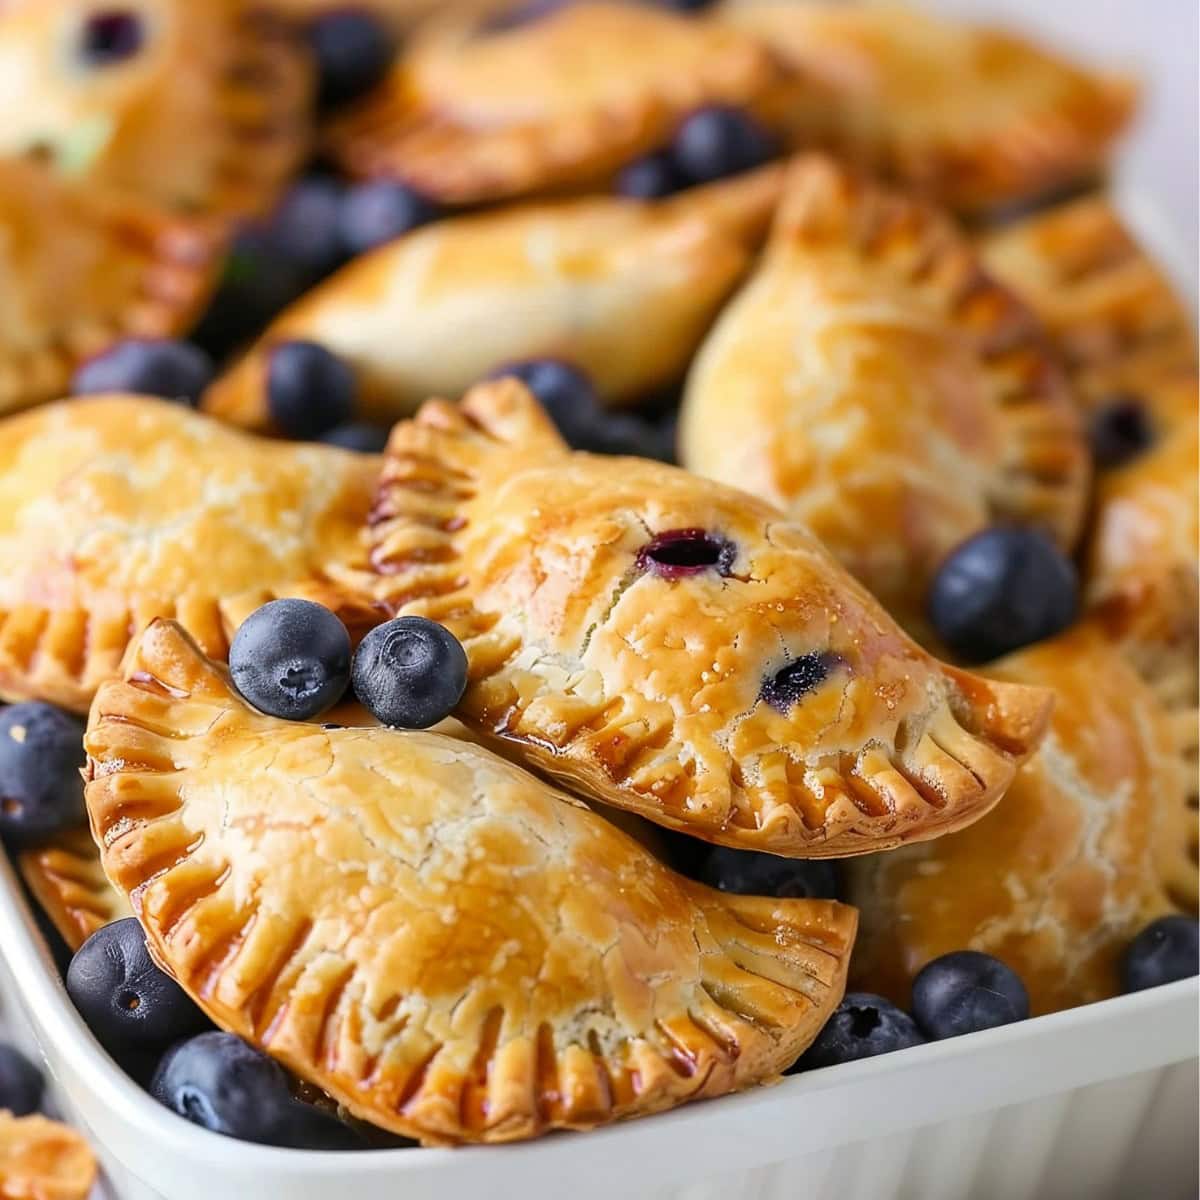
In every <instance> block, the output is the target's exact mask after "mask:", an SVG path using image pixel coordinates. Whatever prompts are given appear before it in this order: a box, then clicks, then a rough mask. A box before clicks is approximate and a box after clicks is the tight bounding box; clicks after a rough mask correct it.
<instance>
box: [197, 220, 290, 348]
mask: <svg viewBox="0 0 1200 1200" xmlns="http://www.w3.org/2000/svg"><path fill="white" fill-rule="evenodd" d="M313 282H314V276H313V271H312V269H311V268H310V267H308V266H306V265H305V264H304V263H302V262H297V261H294V260H293V259H291V258H288V257H287V255H286V254H285V253H284V252H283V251H282V250H281V249H280V247H279V245H278V242H277V239H276V237H275V235H274V233H273V231H272V229H271V228H270V223H269V222H258V223H255V224H252V225H247V226H245V227H244V228H243V229H241V230H239V232H238V234H237V236H236V237H235V238H234V241H233V246H232V248H231V250H230V253H229V256H228V258H227V259H226V261H225V270H224V273H223V274H222V276H221V282H220V284H219V285H218V287H217V290H216V293H215V295H214V296H213V298H212V300H211V301H210V302H209V305H208V308H207V309H206V310H205V313H204V315H203V317H201V319H200V321H199V322H198V323H197V325H196V327H195V329H193V330H192V333H191V340H192V341H193V342H194V343H195V344H196V345H198V346H202V347H203V348H204V350H205V351H206V352H207V353H208V354H209V355H210V356H212V357H213V358H214V359H222V358H226V357H228V356H229V355H230V354H231V353H233V352H234V351H235V350H237V348H238V347H239V346H241V345H243V344H244V343H245V342H247V341H250V340H251V339H253V338H255V337H257V336H258V335H259V334H260V333H261V332H262V331H263V329H264V328H266V326H267V325H268V324H269V323H270V321H271V319H272V318H273V317H275V316H276V315H277V314H278V313H279V312H280V311H282V310H283V309H284V308H286V307H287V305H289V304H290V303H291V302H292V301H293V300H295V299H296V298H297V297H298V296H300V295H301V294H302V293H303V292H304V291H305V289H307V288H308V287H310V286H311V285H312V283H313Z"/></svg>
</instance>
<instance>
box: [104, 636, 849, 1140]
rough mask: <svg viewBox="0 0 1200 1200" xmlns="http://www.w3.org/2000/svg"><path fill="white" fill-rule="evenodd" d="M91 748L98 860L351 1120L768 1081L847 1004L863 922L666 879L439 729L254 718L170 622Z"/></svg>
mask: <svg viewBox="0 0 1200 1200" xmlns="http://www.w3.org/2000/svg"><path fill="white" fill-rule="evenodd" d="M123 676H124V678H123V679H121V680H119V681H118V680H114V681H110V682H109V683H107V684H105V685H104V686H103V687H102V688H101V690H100V692H99V694H98V695H97V698H96V703H95V705H94V707H93V710H92V717H91V722H90V727H89V732H88V735H87V740H86V745H87V750H88V754H89V778H90V782H89V783H88V785H87V801H88V807H89V811H90V814H91V819H92V823H93V827H94V829H95V832H96V836H97V838H98V840H99V841H100V843H101V845H102V847H103V856H104V866H105V870H106V871H107V873H108V875H109V877H110V878H111V879H112V880H113V882H114V883H115V884H116V886H117V887H118V888H119V889H120V890H121V891H123V892H125V893H126V894H128V896H129V898H130V901H131V903H132V905H133V908H134V911H135V912H136V913H137V914H138V917H139V919H140V920H141V923H142V926H143V928H144V929H145V931H146V934H147V938H148V942H149V945H150V947H151V949H152V951H153V953H154V955H155V957H156V958H157V959H158V960H159V962H160V963H161V964H162V965H163V966H164V967H166V968H167V969H168V970H169V971H170V972H171V973H172V974H173V975H175V976H176V977H177V978H178V979H179V981H180V983H181V984H182V985H183V986H184V987H185V988H186V989H187V991H188V992H189V993H190V994H191V995H192V997H193V998H194V999H195V1000H196V1001H197V1002H198V1003H199V1004H200V1005H201V1007H202V1008H204V1009H205V1011H206V1012H207V1013H208V1014H209V1015H210V1016H211V1017H213V1018H214V1019H215V1020H216V1021H217V1022H218V1024H220V1025H221V1026H222V1027H224V1028H226V1029H228V1030H230V1031H232V1032H235V1033H237V1034H239V1035H240V1036H242V1037H244V1038H246V1039H247V1040H248V1041H251V1042H253V1043H254V1044H255V1045H257V1046H259V1047H261V1048H263V1049H265V1050H267V1051H268V1052H269V1053H270V1054H271V1055H273V1056H274V1057H275V1058H277V1059H279V1060H280V1061H281V1062H283V1063H284V1064H285V1065H286V1066H288V1067H290V1068H291V1069H292V1070H294V1071H295V1072H296V1073H297V1074H299V1075H300V1076H302V1077H303V1078H304V1079H306V1080H307V1081H308V1082H309V1083H312V1084H314V1085H316V1086H318V1087H321V1088H323V1089H324V1090H325V1091H327V1092H328V1093H329V1094H330V1095H331V1096H333V1097H334V1098H335V1099H336V1100H337V1101H338V1102H339V1103H341V1104H343V1105H345V1107H346V1108H347V1109H349V1110H350V1111H351V1112H352V1113H354V1114H355V1115H356V1116H359V1117H362V1118H364V1119H366V1120H369V1121H371V1122H373V1123H374V1124H376V1125H379V1126H381V1127H382V1128H385V1129H389V1130H392V1131H394V1132H397V1133H401V1134H405V1135H408V1136H412V1137H417V1138H420V1139H421V1140H423V1141H425V1142H464V1141H469V1142H485V1141H492V1142H494V1141H510V1140H514V1139H519V1138H525V1137H531V1136H534V1135H536V1134H539V1133H542V1132H544V1131H547V1130H550V1129H556V1128H586V1127H590V1126H594V1125H600V1124H605V1123H607V1122H609V1121H612V1120H616V1119H618V1118H622V1117H629V1116H637V1115H641V1114H644V1113H649V1112H654V1111H658V1110H661V1109H665V1108H671V1107H674V1106H675V1105H677V1104H680V1103H682V1102H684V1101H686V1100H691V1099H698V1098H702V1097H705V1096H712V1095H718V1094H721V1093H724V1092H728V1091H732V1090H736V1089H738V1088H742V1087H745V1086H747V1085H749V1084H751V1083H754V1082H759V1081H762V1080H764V1079H770V1078H772V1077H774V1076H776V1075H778V1074H779V1073H780V1072H781V1071H782V1070H783V1069H784V1068H786V1067H787V1066H788V1065H789V1064H790V1063H791V1062H792V1061H793V1060H794V1059H795V1057H796V1055H797V1054H798V1053H799V1052H800V1051H801V1050H802V1049H803V1048H804V1047H805V1046H806V1045H807V1044H808V1043H809V1042H810V1041H811V1039H812V1038H813V1037H814V1036H815V1034H816V1033H817V1031H818V1030H819V1028H820V1027H821V1025H822V1023H823V1022H824V1021H825V1020H826V1019H827V1018H828V1016H829V1014H830V1013H831V1012H832V1010H833V1009H834V1007H836V1005H837V1003H838V1001H839V999H840V998H841V995H842V990H843V985H844V977H845V971H846V965H847V959H848V955H849V951H850V946H851V943H852V941H853V938H854V927H855V914H854V911H853V910H852V909H849V908H846V907H844V906H842V905H840V904H838V903H836V902H834V901H828V900H799V899H797V900H776V899H767V898H758V897H742V896H730V895H726V894H724V893H722V892H716V891H712V890H710V889H708V888H706V887H703V886H701V885H700V884H695V883H691V882H689V881H687V880H684V879H683V878H681V877H679V876H676V875H673V874H672V873H671V872H670V871H668V870H667V869H666V868H665V867H662V866H661V865H659V863H658V862H657V861H655V860H654V859H653V858H652V857H651V856H650V855H648V854H647V853H646V852H645V851H644V850H643V849H642V848H641V847H640V846H639V845H638V844H637V843H636V842H634V841H633V840H632V839H630V838H628V837H626V836H625V835H624V834H622V833H620V832H619V831H617V830H615V829H613V828H612V827H611V826H610V825H608V824H607V823H606V822H604V821H603V820H602V819H601V818H599V817H598V816H596V815H595V814H594V813H592V812H591V811H590V810H588V809H587V808H585V807H584V806H583V805H581V804H579V803H578V802H577V801H574V800H572V799H570V798H568V797H567V796H565V795H564V794H562V793H560V792H557V791H555V790H554V789H552V788H551V787H549V786H548V785H546V784H544V783H542V782H541V781H539V780H538V779H536V778H535V777H534V776H532V775H529V774H527V773H525V772H524V771H522V770H520V768H518V767H514V766H512V765H511V764H509V763H507V762H505V761H503V760H502V759H499V758H497V757H495V756H494V755H492V754H490V753H488V752H487V751H485V750H481V749H479V748H478V747H475V746H471V745H468V744H466V743H463V742H458V741H454V740H452V739H448V738H444V737H441V736H439V735H437V734H431V733H420V732H413V731H399V730H389V729H382V728H378V727H377V728H374V729H336V730H330V729H322V728H319V727H317V726H313V725H304V724H299V723H288V722H284V721H279V720H277V719H274V718H271V717H266V716H264V715H262V714H259V713H257V712H255V711H254V710H253V709H251V708H249V707H248V706H247V705H246V704H245V702H244V701H242V700H241V699H240V698H239V697H238V696H237V695H236V693H234V691H233V690H232V688H231V686H230V683H229V681H228V678H227V675H226V673H225V672H224V670H223V668H220V667H218V666H216V665H215V664H214V663H212V662H210V661H209V660H207V659H205V658H204V656H203V655H202V653H201V652H200V650H199V648H198V647H197V646H196V645H195V643H194V642H192V641H191V639H190V638H188V637H187V636H186V634H184V632H183V631H182V629H180V628H179V626H178V625H176V624H174V623H173V622H167V621H158V622H156V623H154V624H153V625H151V626H150V628H149V629H148V630H147V631H146V632H145V633H144V634H143V635H142V637H141V639H140V640H139V641H138V642H137V643H136V644H135V645H134V647H133V648H132V649H131V652H130V656H129V658H128V660H127V661H126V663H125V665H124V670H123Z"/></svg>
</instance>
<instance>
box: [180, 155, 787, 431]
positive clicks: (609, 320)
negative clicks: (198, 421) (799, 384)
mask: <svg viewBox="0 0 1200 1200" xmlns="http://www.w3.org/2000/svg"><path fill="white" fill-rule="evenodd" d="M781 182H782V176H781V173H780V171H779V170H778V169H777V168H767V169H765V170H763V171H759V172H755V173H753V174H751V175H749V176H745V177H743V178H741V179H737V180H733V181H731V182H727V183H720V184H715V185H713V186H711V187H706V188H697V189H694V190H692V191H690V192H688V193H686V194H685V195H683V196H680V197H678V198H676V199H672V200H667V201H661V202H657V203H648V202H644V201H637V200H627V199H618V198H587V199H575V200H564V201H559V202H557V203H550V204H538V205H526V206H521V207H517V208H512V209H508V210H501V211H498V212H490V213H485V214H482V215H479V216H468V217H459V218H457V219H453V220H448V221H440V222H437V223H436V224H434V225H431V226H428V227H426V228H425V229H422V230H419V231H418V232H416V233H413V234H411V235H409V236H408V237H404V238H401V239H399V240H398V241H396V242H393V243H391V244H390V245H387V246H385V247H383V248H382V249H380V250H377V251H375V252H374V253H372V254H368V255H366V256H364V257H362V258H359V259H356V260H355V261H354V262H352V263H351V264H350V265H349V266H348V267H346V268H345V269H343V270H342V271H340V272H338V273H337V274H336V275H334V276H333V277H332V278H331V279H329V280H328V281H327V282H326V283H324V284H323V285H321V286H320V287H318V288H316V289H315V290H314V291H312V292H310V293H309V294H308V295H306V296H305V297H303V298H302V299H301V300H300V301H298V302H297V303H296V304H295V305H293V306H292V307H291V308H290V309H288V310H287V311H286V312H285V313H284V314H283V315H282V316H281V317H280V318H279V319H278V320H276V321H275V322H274V323H273V324H272V325H271V327H270V328H269V329H268V330H267V331H266V333H265V334H264V335H263V337H262V338H261V339H260V341H259V343H258V345H257V347H255V348H254V349H253V350H252V351H251V353H250V354H249V355H248V356H247V357H246V358H245V359H244V360H243V361H242V362H241V363H240V364H239V365H238V366H237V367H235V368H234V370H233V371H231V372H230V373H229V374H228V375H226V376H225V377H224V378H223V379H221V380H219V381H218V382H217V383H216V384H215V385H214V386H213V387H212V388H211V389H210V390H209V393H208V395H207V396H206V397H205V402H204V406H205V408H206V409H207V410H208V411H210V412H212V413H213V414H214V415H216V416H219V417H221V418H222V419H224V420H229V421H233V422H234V423H236V424H238V425H243V426H247V427H250V428H254V429H268V428H269V427H270V416H269V412H268V405H267V400H266V395H267V389H266V377H267V370H268V364H269V359H270V354H271V350H272V347H273V346H275V345H276V344H277V343H279V342H282V341H287V340H289V339H307V340H309V341H315V342H319V343H320V344H322V345H324V346H327V347H328V348H329V349H331V350H333V351H334V352H336V353H337V354H339V355H340V356H341V357H342V358H343V359H344V360H346V361H347V362H349V363H350V364H351V365H352V366H353V367H354V369H355V371H356V373H357V375H358V380H359V388H358V395H359V406H360V409H361V410H362V412H363V414H364V415H367V416H372V417H375V418H377V419H387V418H390V419H393V420H394V419H395V418H396V417H398V416H403V415H406V414H408V413H411V412H412V411H413V410H414V409H415V408H416V407H417V406H418V405H419V404H420V403H421V402H422V401H424V400H427V399H428V398H429V397H430V396H437V395H458V394H460V393H461V392H462V391H464V390H465V389H466V388H468V387H470V385H471V384H472V383H474V382H475V381H476V380H478V379H481V378H483V377H484V376H485V375H487V374H488V373H489V372H491V371H493V370H495V369H496V368H497V367H500V366H502V365H504V364H505V363H512V362H517V361H518V360H521V359H529V358H557V359H561V360H563V361H565V362H569V363H572V364H574V365H575V366H578V367H581V368H583V369H584V370H585V371H586V372H587V373H588V374H589V376H590V377H591V379H592V381H593V383H594V384H595V386H596V389H597V391H598V393H599V394H600V397H601V399H603V400H604V401H606V402H608V403H610V404H623V403H629V402H636V401H638V400H640V399H644V398H645V397H646V396H647V395H648V394H650V393H652V392H653V391H654V389H656V388H659V387H663V386H666V385H668V384H671V383H673V382H675V381H676V380H677V379H679V378H680V376H682V374H683V372H684V370H685V369H686V367H687V363H688V362H689V361H690V359H691V356H692V354H693V353H694V351H695V349H696V346H697V345H698V344H699V342H700V340H701V338H702V337H703V336H704V333H705V332H706V330H707V329H708V326H709V325H710V324H711V322H712V320H713V318H714V317H715V316H716V313H717V311H718V309H719V307H720V305H721V303H722V301H724V299H725V298H726V296H727V295H728V294H729V292H730V291H731V290H732V288H733V287H734V286H735V284H736V283H737V281H738V280H739V279H740V278H741V277H742V275H743V274H744V273H745V272H746V271H747V270H748V269H749V267H750V264H751V261H752V255H753V253H754V251H755V249H756V248H757V246H758V244H759V243H760V242H761V240H762V237H763V236H764V234H765V232H766V227H767V225H768V223H769V221H770V216H771V212H772V210H773V207H774V204H775V201H776V200H777V198H778V196H779V190H780V185H781Z"/></svg>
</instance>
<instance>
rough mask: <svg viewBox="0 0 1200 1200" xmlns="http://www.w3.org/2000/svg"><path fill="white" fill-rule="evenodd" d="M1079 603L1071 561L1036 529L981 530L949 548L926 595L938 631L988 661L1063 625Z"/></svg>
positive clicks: (971, 656)
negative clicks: (954, 546)
mask: <svg viewBox="0 0 1200 1200" xmlns="http://www.w3.org/2000/svg"><path fill="white" fill-rule="evenodd" d="M1078 605H1079V581H1078V578H1077V576H1076V573H1075V567H1074V566H1073V565H1072V563H1071V560H1070V559H1068V558H1067V557H1066V555H1064V554H1063V553H1062V551H1060V550H1059V549H1058V547H1057V546H1055V545H1054V543H1053V542H1052V541H1051V540H1050V539H1049V538H1048V537H1047V536H1046V535H1045V534H1043V533H1040V532H1039V531H1037V530H1035V529H1021V528H1015V527H1008V526H997V527H995V528H992V529H985V530H984V531H983V532H982V533H978V534H976V535H975V536H974V537H972V538H969V539H968V540H967V541H965V542H963V543H962V545H961V546H959V547H958V548H957V549H956V550H953V551H952V552H951V553H950V554H949V555H948V556H947V558H946V560H945V561H944V562H943V563H942V565H941V567H940V568H939V569H938V572H937V575H936V576H935V577H934V580H933V586H932V587H931V588H930V592H929V619H930V621H931V623H932V624H933V627H934V629H935V630H936V632H937V634H938V636H939V637H940V638H941V639H942V641H944V642H945V643H946V645H947V646H949V647H950V649H951V650H952V651H954V653H955V654H957V655H958V656H959V657H960V658H962V659H965V660H967V661H968V662H986V661H987V660H988V659H992V658H998V657H999V656H1000V655H1002V654H1007V653H1008V652H1009V651H1010V650H1018V649H1020V648H1021V647H1022V646H1028V645H1031V644H1032V643H1033V642H1040V641H1041V640H1042V639H1043V638H1048V637H1051V636H1053V635H1054V634H1056V633H1059V632H1061V631H1062V630H1063V629H1066V628H1067V626H1068V625H1070V624H1071V622H1072V621H1073V620H1074V619H1075V614H1076V611H1077V609H1078Z"/></svg>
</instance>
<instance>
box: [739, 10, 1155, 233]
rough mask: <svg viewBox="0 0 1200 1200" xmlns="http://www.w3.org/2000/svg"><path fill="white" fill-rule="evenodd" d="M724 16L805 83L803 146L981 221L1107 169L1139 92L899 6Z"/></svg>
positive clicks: (797, 107)
mask: <svg viewBox="0 0 1200 1200" xmlns="http://www.w3.org/2000/svg"><path fill="white" fill-rule="evenodd" d="M719 16H720V17H722V18H723V19H725V20H727V21H729V22H730V23H732V24H736V25H737V26H738V27H739V28H741V29H743V30H745V31H746V32H747V33H752V34H754V35H756V36H758V37H761V38H763V39H764V41H765V43H766V44H767V45H769V46H770V47H771V49H772V50H774V51H775V52H776V53H777V54H779V55H780V56H781V57H782V58H783V59H784V60H785V62H786V63H787V64H788V65H789V66H790V67H791V68H792V69H793V70H794V71H795V72H796V74H797V75H798V76H799V80H798V82H796V83H795V84H794V85H793V87H792V93H793V99H792V104H791V111H790V114H789V115H790V130H791V135H792V137H793V139H794V141H795V144H796V145H798V146H804V147H811V146H813V145H814V144H817V145H825V146H827V147H828V148H830V149H832V150H835V151H837V152H838V153H839V154H841V155H843V156H845V157H847V158H850V159H852V160H854V161H856V162H858V163H859V164H860V165H862V166H864V167H868V168H870V169H871V170H873V171H876V172H879V173H881V174H883V175H885V176H887V177H889V178H892V179H894V180H896V181H897V182H900V183H903V184H904V185H906V186H907V187H910V188H914V189H916V190H918V191H922V192H924V193H925V194H927V195H929V196H932V197H934V198H935V199H937V200H938V201H939V202H941V203H944V204H947V205H949V206H950V207H953V208H956V209H961V210H966V211H980V210H988V209H992V208H996V207H999V206H1002V205H1005V204H1011V203H1012V202H1014V201H1018V200H1021V199H1027V198H1030V197H1033V196H1038V195H1042V194H1045V193H1048V192H1052V191H1055V190H1057V189H1060V188H1062V187H1064V186H1065V185H1068V184H1070V183H1072V182H1075V181H1078V180H1079V179H1081V178H1087V177H1090V176H1094V175H1095V174H1097V173H1098V172H1099V171H1101V169H1102V168H1103V166H1104V164H1105V161H1106V159H1107V157H1108V154H1109V151H1110V150H1111V148H1112V145H1113V142H1114V141H1115V140H1116V138H1117V135H1119V134H1120V133H1121V131H1122V130H1123V129H1124V128H1125V126H1126V125H1127V124H1128V122H1129V119H1130V117H1131V115H1132V113H1133V110H1134V106H1135V100H1136V88H1135V87H1134V86H1133V84H1132V83H1131V82H1130V81H1129V80H1127V79H1122V78H1117V77H1115V76H1111V75H1101V74H1096V73H1093V72H1090V71H1087V70H1085V69H1083V68H1082V67H1079V66H1076V65H1074V64H1072V63H1070V62H1067V61H1066V60H1064V59H1062V58H1060V57H1058V56H1057V55H1054V54H1051V53H1049V52H1048V51H1046V50H1044V49H1040V48H1038V47H1036V46H1034V45H1032V44H1031V43H1029V42H1028V41H1026V40H1024V39H1023V38H1020V37H1017V36H1015V35H1013V34H1010V33H1005V32H1002V31H1000V30H997V29H989V28H985V27H981V26H969V25H964V24H960V23H956V22H953V21H951V20H948V19H947V18H945V17H942V16H937V15H935V14H933V13H929V12H925V11H923V10H921V9H918V8H916V7H913V8H909V7H906V6H902V5H899V4H890V3H889V4H837V3H808V4H795V3H744V2H739V0H726V3H725V4H723V5H722V6H721V9H720V10H719Z"/></svg>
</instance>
